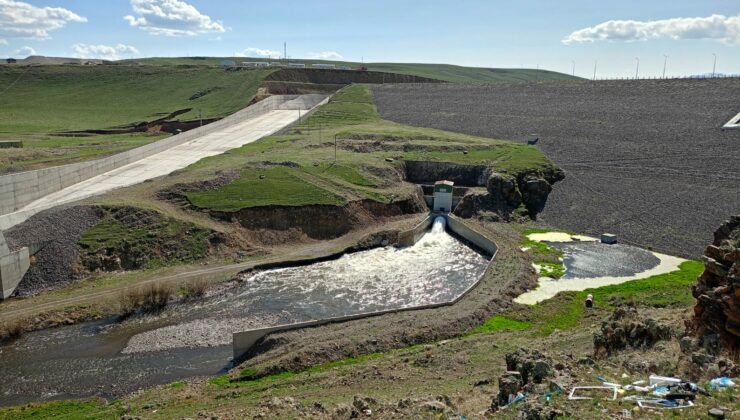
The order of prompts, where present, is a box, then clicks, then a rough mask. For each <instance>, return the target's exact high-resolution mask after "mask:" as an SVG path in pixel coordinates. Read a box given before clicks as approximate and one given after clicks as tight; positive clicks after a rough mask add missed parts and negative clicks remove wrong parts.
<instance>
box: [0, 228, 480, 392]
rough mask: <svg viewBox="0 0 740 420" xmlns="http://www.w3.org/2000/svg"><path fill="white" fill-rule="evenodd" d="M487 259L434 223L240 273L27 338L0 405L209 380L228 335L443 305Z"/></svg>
mask: <svg viewBox="0 0 740 420" xmlns="http://www.w3.org/2000/svg"><path fill="white" fill-rule="evenodd" d="M488 261H489V260H488V259H487V258H486V257H484V256H482V255H481V254H479V253H478V252H476V251H474V250H473V249H471V248H469V247H468V246H467V245H465V244H463V243H462V242H460V241H459V240H457V239H456V238H454V237H453V236H451V235H449V234H448V233H447V232H446V231H445V224H444V219H442V218H438V219H437V220H436V221H435V222H434V225H433V227H432V229H431V230H430V231H429V232H427V233H426V234H425V235H424V236H423V237H422V238H421V239H420V240H419V241H418V242H417V243H416V244H415V245H413V246H410V247H406V248H396V247H393V246H388V247H384V248H375V249H371V250H368V251H361V252H356V253H352V254H346V255H344V256H342V257H340V258H338V259H335V260H331V261H324V262H319V263H314V264H311V265H306V266H300V267H289V268H280V269H272V270H265V271H259V272H255V273H251V274H248V275H241V281H239V282H236V281H235V282H231V283H229V284H228V285H227V286H225V287H220V288H214V290H212V291H209V293H208V294H207V295H206V297H205V298H204V299H202V300H199V301H197V302H192V303H182V304H175V305H172V306H170V307H167V308H166V309H164V310H163V311H161V312H160V313H157V314H156V315H147V316H137V317H132V318H129V319H127V320H125V321H123V322H117V321H116V320H115V319H108V320H103V321H96V322H88V323H82V324H78V325H71V326H65V327H60V328H55V329H49V330H42V331H37V332H33V333H29V334H26V335H24V336H22V337H20V338H19V339H17V340H15V341H12V342H10V343H7V344H5V345H4V346H2V347H0V371H2V376H3V380H2V381H0V405H13V404H23V403H26V402H30V401H39V400H46V399H60V398H80V397H89V396H101V397H106V398H115V397H119V396H121V395H125V394H127V393H130V392H133V391H135V390H137V389H141V388H146V387H150V386H154V385H157V384H165V383H169V382H173V381H176V380H179V379H183V378H187V377H193V376H211V375H216V374H219V373H220V372H225V371H226V370H227V369H229V368H230V367H231V365H230V360H231V353H232V349H231V334H232V333H233V332H236V331H241V330H245V329H251V328H260V327H267V326H271V325H279V324H284V323H289V322H300V321H308V320H312V319H320V318H326V317H336V316H342V315H352V314H359V313H365V312H373V311H379V310H387V309H400V308H407V307H414V306H419V305H425V304H431V303H440V302H445V301H449V300H452V299H454V298H455V297H457V296H459V295H460V294H462V293H463V292H464V291H465V290H467V289H468V288H469V287H470V286H471V285H473V284H474V283H475V282H476V281H477V280H478V279H479V278H480V277H481V276H482V275H483V272H484V271H485V269H486V267H487V265H488Z"/></svg>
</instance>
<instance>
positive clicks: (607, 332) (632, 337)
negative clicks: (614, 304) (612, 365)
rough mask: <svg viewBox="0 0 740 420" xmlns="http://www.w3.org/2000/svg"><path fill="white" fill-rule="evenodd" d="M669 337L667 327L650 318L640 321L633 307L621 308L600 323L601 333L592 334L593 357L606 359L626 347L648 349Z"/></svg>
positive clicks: (670, 333) (669, 331) (669, 329)
mask: <svg viewBox="0 0 740 420" xmlns="http://www.w3.org/2000/svg"><path fill="white" fill-rule="evenodd" d="M671 336H672V332H671V328H670V327H669V326H667V325H662V324H660V323H658V322H657V321H655V320H654V319H651V318H647V319H642V318H641V317H640V315H639V313H638V312H637V309H636V308H635V307H634V306H622V307H619V308H617V309H615V310H614V312H613V313H612V314H611V315H610V316H609V318H608V319H607V320H606V321H604V322H602V323H601V331H600V332H597V333H595V334H594V355H595V356H597V357H606V356H609V355H611V354H613V353H614V352H616V351H618V350H623V349H626V348H627V347H631V348H637V349H639V348H649V347H652V346H653V345H654V344H655V343H657V342H658V341H660V340H668V339H670V338H671Z"/></svg>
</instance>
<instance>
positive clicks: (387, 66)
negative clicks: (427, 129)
mask: <svg viewBox="0 0 740 420" xmlns="http://www.w3.org/2000/svg"><path fill="white" fill-rule="evenodd" d="M224 59H227V60H233V61H235V62H236V63H240V62H242V61H267V62H272V61H275V60H269V59H259V58H244V57H189V58H187V57H179V58H176V57H172V58H147V59H143V60H136V61H138V62H143V63H147V64H158V65H177V64H180V65H182V64H191V65H208V66H218V65H219V63H220V62H221V61H222V60H224ZM290 61H291V62H294V63H304V64H306V66H309V65H310V64H315V63H324V64H336V66H337V67H340V66H349V67H350V68H353V69H354V68H357V67H359V66H363V65H364V66H366V67H367V68H368V70H370V71H383V72H388V73H400V74H410V75H413V76H421V77H429V78H431V79H437V80H444V81H447V82H453V83H491V82H531V81H538V80H539V81H546V80H578V79H580V78H578V77H573V76H571V75H569V74H564V73H558V72H554V71H549V70H536V69H498V68H485V67H464V66H456V65H452V64H422V63H364V64H363V63H357V62H352V61H327V60H300V59H291V60H290Z"/></svg>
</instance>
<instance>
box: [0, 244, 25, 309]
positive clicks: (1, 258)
mask: <svg viewBox="0 0 740 420" xmlns="http://www.w3.org/2000/svg"><path fill="white" fill-rule="evenodd" d="M30 266H31V258H30V254H29V250H28V248H25V247H24V248H21V249H19V250H17V251H14V252H10V248H9V247H8V243H7V242H6V241H5V236H4V235H3V233H2V232H0V299H7V298H9V297H10V295H12V294H13V292H15V288H16V287H18V283H20V282H21V279H22V278H23V276H24V275H25V274H26V271H28V268H29V267H30Z"/></svg>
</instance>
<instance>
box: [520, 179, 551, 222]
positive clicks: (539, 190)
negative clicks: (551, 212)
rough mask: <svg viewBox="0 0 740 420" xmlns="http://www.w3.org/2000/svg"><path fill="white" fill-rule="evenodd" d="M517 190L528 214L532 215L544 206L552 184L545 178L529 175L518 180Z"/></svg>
mask: <svg viewBox="0 0 740 420" xmlns="http://www.w3.org/2000/svg"><path fill="white" fill-rule="evenodd" d="M519 190H520V191H521V193H522V201H523V202H524V205H525V206H526V207H527V210H528V211H529V214H530V216H534V215H536V214H537V213H539V212H541V211H542V210H543V209H544V208H545V203H546V202H547V196H548V195H550V192H551V191H552V186H551V185H550V183H549V182H547V180H546V179H545V178H542V177H539V176H534V175H529V176H527V177H525V178H524V179H522V180H521V181H519Z"/></svg>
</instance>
